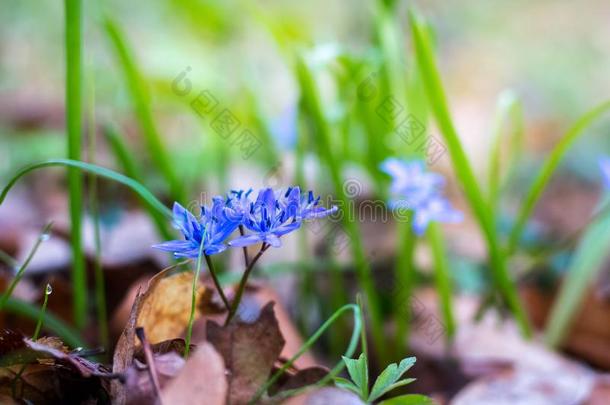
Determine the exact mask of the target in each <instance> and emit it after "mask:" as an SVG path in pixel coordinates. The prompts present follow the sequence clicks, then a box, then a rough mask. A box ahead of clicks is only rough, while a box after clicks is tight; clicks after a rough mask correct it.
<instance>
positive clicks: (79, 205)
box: [64, 0, 87, 329]
mask: <svg viewBox="0 0 610 405" xmlns="http://www.w3.org/2000/svg"><path fill="white" fill-rule="evenodd" d="M64 9H65V20H66V33H65V35H66V44H65V45H66V50H65V52H66V130H67V136H68V159H72V160H80V158H81V124H82V116H81V115H82V101H81V97H82V89H81V87H82V74H81V70H82V43H83V40H82V2H81V0H65V2H64ZM68 194H69V199H70V224H71V225H70V226H71V228H70V245H71V247H72V294H73V296H74V302H73V311H74V323H75V324H76V326H77V327H78V328H79V329H81V328H84V326H85V322H86V319H87V300H86V296H87V279H86V277H87V275H86V272H85V256H84V254H83V246H82V225H81V220H82V211H83V185H82V175H81V173H80V172H79V171H78V170H68Z"/></svg>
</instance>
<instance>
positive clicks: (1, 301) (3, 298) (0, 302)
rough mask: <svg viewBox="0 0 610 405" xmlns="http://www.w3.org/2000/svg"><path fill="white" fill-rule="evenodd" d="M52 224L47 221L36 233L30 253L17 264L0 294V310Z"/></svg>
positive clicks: (46, 236)
mask: <svg viewBox="0 0 610 405" xmlns="http://www.w3.org/2000/svg"><path fill="white" fill-rule="evenodd" d="M52 225H53V224H52V223H49V224H48V225H47V226H45V227H44V228H43V229H42V232H40V234H39V235H38V238H37V239H36V243H34V246H33V247H32V249H31V250H30V253H28V255H27V257H26V259H25V261H24V262H23V264H22V265H21V266H19V269H18V270H17V272H16V273H15V277H13V280H11V283H10V284H9V286H8V288H7V289H6V291H5V292H4V294H2V296H0V311H2V310H3V309H4V306H5V305H6V302H7V301H8V299H9V298H10V297H11V295H12V294H13V291H14V290H15V287H16V286H17V284H19V281H21V278H22V277H23V274H24V272H25V269H26V268H27V267H28V265H29V264H30V262H31V261H32V258H33V257H34V255H35V254H36V251H37V250H38V248H39V247H40V244H41V243H42V242H44V241H45V240H46V239H47V238H48V237H49V232H50V230H51V226H52Z"/></svg>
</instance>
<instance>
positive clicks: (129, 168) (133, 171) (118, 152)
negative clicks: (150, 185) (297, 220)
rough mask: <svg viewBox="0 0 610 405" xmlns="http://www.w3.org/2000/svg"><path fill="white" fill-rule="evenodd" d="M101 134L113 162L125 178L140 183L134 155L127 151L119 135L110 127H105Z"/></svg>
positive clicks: (127, 148)
mask: <svg viewBox="0 0 610 405" xmlns="http://www.w3.org/2000/svg"><path fill="white" fill-rule="evenodd" d="M103 134H104V138H105V139H106V141H107V142H108V145H109V146H110V150H111V151H112V154H113V155H114V158H115V160H116V161H117V163H118V164H119V166H120V167H121V168H122V169H123V171H124V172H125V174H126V175H127V177H131V178H132V179H137V180H138V181H140V180H139V179H141V178H142V175H141V171H140V169H139V168H138V164H137V163H136V161H135V159H134V158H133V156H135V154H134V153H133V151H131V150H129V147H128V146H127V145H126V144H125V142H124V141H123V138H122V137H121V135H120V134H119V133H118V132H117V130H116V129H114V128H113V127H111V126H105V127H104V130H103Z"/></svg>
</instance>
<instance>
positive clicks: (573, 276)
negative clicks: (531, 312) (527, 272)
mask: <svg viewBox="0 0 610 405" xmlns="http://www.w3.org/2000/svg"><path fill="white" fill-rule="evenodd" d="M609 251H610V214H606V215H605V216H602V217H601V218H599V219H598V220H597V221H595V222H593V223H592V224H590V225H589V226H588V227H587V230H586V232H585V235H584V236H583V238H582V239H581V241H580V244H579V246H578V248H577V250H576V253H575V254H574V256H573V259H572V262H571V264H570V267H569V269H568V273H567V276H566V278H565V280H563V284H562V287H561V290H560V292H559V295H558V296H557V298H556V299H555V304H554V305H553V308H552V310H551V315H550V317H549V321H548V323H547V327H546V332H545V337H544V340H545V342H546V344H548V345H549V346H552V347H555V346H558V345H560V344H561V343H562V340H563V339H564V337H565V335H566V332H567V331H568V329H569V326H570V323H571V321H572V320H573V318H574V316H575V315H576V312H577V311H578V309H579V307H580V304H581V303H582V301H583V297H584V295H585V294H586V293H587V288H588V287H589V286H590V285H591V283H592V281H593V280H594V279H595V277H596V276H597V274H599V272H600V271H601V270H602V269H603V263H604V260H605V259H606V258H607V257H608V252H609Z"/></svg>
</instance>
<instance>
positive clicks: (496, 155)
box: [488, 90, 525, 211]
mask: <svg viewBox="0 0 610 405" xmlns="http://www.w3.org/2000/svg"><path fill="white" fill-rule="evenodd" d="M507 124H510V125H509V128H510V130H506V126H507ZM524 126H525V124H524V120H523V106H522V105H521V101H520V100H519V98H518V97H517V95H516V94H514V93H513V92H512V91H510V90H505V91H503V92H502V94H500V97H498V103H497V107H496V114H495V117H494V123H493V127H492V133H491V138H492V141H491V150H490V154H489V156H490V158H489V166H488V189H489V190H488V192H489V204H490V205H491V207H492V210H493V211H495V210H496V207H497V204H498V199H499V197H500V192H501V189H502V186H503V184H504V182H505V181H506V179H507V178H508V177H509V176H510V173H511V171H512V168H513V167H514V165H515V163H516V160H517V157H518V156H519V154H520V152H521V149H522V146H523V145H522V144H523V132H524ZM505 138H506V141H505V142H503V141H504V140H505ZM507 147H508V149H507ZM503 160H504V161H503Z"/></svg>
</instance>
